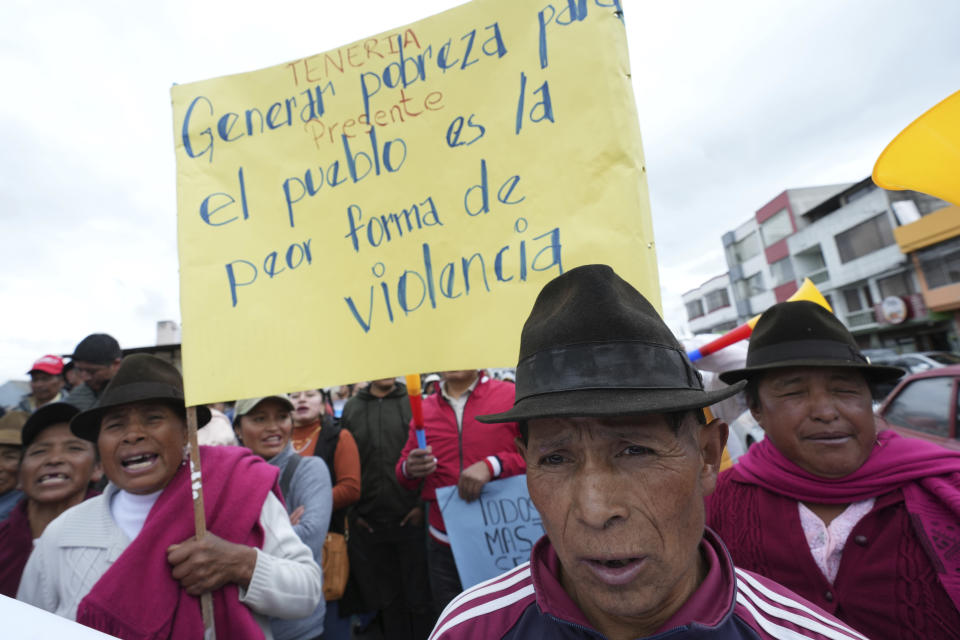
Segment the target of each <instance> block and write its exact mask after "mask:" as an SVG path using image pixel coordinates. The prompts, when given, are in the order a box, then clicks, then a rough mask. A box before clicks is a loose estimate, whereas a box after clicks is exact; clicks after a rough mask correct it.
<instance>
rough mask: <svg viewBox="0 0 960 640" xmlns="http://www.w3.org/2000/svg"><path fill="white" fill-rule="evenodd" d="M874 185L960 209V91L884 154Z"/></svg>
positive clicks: (909, 128)
mask: <svg viewBox="0 0 960 640" xmlns="http://www.w3.org/2000/svg"><path fill="white" fill-rule="evenodd" d="M873 181H874V182H875V183H876V184H877V185H878V186H880V187H883V188H884V189H892V190H894V191H902V190H904V189H912V190H914V191H922V192H923V193H927V194H930V195H932V196H936V197H938V198H941V199H943V200H947V201H949V202H952V203H953V204H956V205H960V91H958V92H956V93H954V94H953V95H951V96H950V97H948V98H947V99H945V100H944V101H943V102H941V103H939V104H937V105H936V106H934V107H933V108H932V109H930V110H929V111H927V112H926V113H924V114H923V115H922V116H920V117H919V118H917V119H916V120H914V121H913V122H912V123H910V124H909V125H908V126H907V128H906V129H904V130H903V131H901V132H900V134H899V135H898V136H897V137H896V138H894V139H893V141H892V142H891V143H890V144H888V145H887V148H886V149H884V150H883V153H881V154H880V157H879V158H878V159H877V164H876V165H875V166H874V167H873Z"/></svg>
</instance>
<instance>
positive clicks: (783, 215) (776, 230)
mask: <svg viewBox="0 0 960 640" xmlns="http://www.w3.org/2000/svg"><path fill="white" fill-rule="evenodd" d="M760 233H761V234H763V246H765V247H769V246H770V245H772V244H775V243H777V242H780V241H781V240H783V239H784V238H786V237H787V236H789V235H790V234H791V233H793V222H791V220H790V212H789V211H787V210H786V209H780V211H777V212H776V213H775V214H773V215H772V216H770V217H769V218H767V219H766V220H764V221H763V222H761V223H760Z"/></svg>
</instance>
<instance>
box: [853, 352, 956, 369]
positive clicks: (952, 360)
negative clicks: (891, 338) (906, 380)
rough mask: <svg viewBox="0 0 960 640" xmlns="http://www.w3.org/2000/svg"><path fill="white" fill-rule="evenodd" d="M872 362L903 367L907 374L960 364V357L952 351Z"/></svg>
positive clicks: (920, 353) (879, 359) (872, 360)
mask: <svg viewBox="0 0 960 640" xmlns="http://www.w3.org/2000/svg"><path fill="white" fill-rule="evenodd" d="M870 361H871V362H873V363H874V364H886V365H892V366H894V367H902V368H904V369H906V370H907V373H920V372H921V371H927V370H929V369H937V368H939V367H948V366H950V365H952V364H960V355H958V354H956V353H952V352H950V351H918V352H916V353H902V354H900V355H898V356H893V357H889V356H883V357H878V358H871V360H870Z"/></svg>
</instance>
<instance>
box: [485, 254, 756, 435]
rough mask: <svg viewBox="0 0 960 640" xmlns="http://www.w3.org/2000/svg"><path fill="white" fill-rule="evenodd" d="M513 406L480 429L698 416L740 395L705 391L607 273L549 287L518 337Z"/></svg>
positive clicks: (636, 297)
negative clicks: (535, 421) (553, 420)
mask: <svg viewBox="0 0 960 640" xmlns="http://www.w3.org/2000/svg"><path fill="white" fill-rule="evenodd" d="M516 385H517V388H516V399H515V401H514V405H513V408H512V409H510V410H509V411H506V412H504V413H498V414H494V415H487V416H478V417H477V420H479V421H480V422H512V421H516V420H527V419H530V418H545V417H564V416H568V417H572V416H590V417H600V416H620V415H637V414H644V413H669V412H674V411H685V410H688V409H701V408H703V407H707V406H710V405H711V404H714V403H715V402H719V401H720V400H724V399H725V398H729V397H730V396H732V395H734V394H736V393H737V392H738V391H740V389H741V388H742V387H743V384H742V383H741V384H738V385H734V386H731V387H728V388H725V389H719V390H716V391H705V390H704V388H703V379H702V378H701V376H700V373H699V372H698V371H697V370H696V368H694V366H693V365H692V364H690V360H689V359H688V358H687V355H686V353H685V352H684V350H683V347H681V346H680V343H679V342H678V341H677V339H676V338H675V337H674V335H673V333H671V332H670V329H668V328H667V325H666V324H664V322H663V320H662V319H661V318H660V315H659V314H658V313H657V311H656V309H654V308H653V305H651V304H650V303H649V302H648V301H647V299H646V298H644V297H643V295H642V294H641V293H640V292H639V291H637V290H636V289H634V288H633V287H632V286H631V285H630V284H629V283H628V282H626V281H625V280H624V279H623V278H621V277H620V276H618V275H617V274H616V273H614V272H613V269H611V268H610V267H609V266H607V265H598V264H595V265H587V266H583V267H578V268H576V269H572V270H571V271H568V272H567V273H565V274H563V275H561V276H558V277H556V278H554V279H553V280H551V281H550V282H548V283H547V284H546V286H544V288H543V290H542V291H541V292H540V295H538V296H537V300H536V302H535V303H534V305H533V309H532V310H531V311H530V316H529V317H528V318H527V321H526V323H525V324H524V325H523V332H522V333H521V334H520V358H519V362H518V364H517V373H516Z"/></svg>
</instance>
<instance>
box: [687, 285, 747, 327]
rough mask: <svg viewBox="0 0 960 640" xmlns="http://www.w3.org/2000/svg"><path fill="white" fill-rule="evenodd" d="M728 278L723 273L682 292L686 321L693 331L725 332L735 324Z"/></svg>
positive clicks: (735, 318)
mask: <svg viewBox="0 0 960 640" xmlns="http://www.w3.org/2000/svg"><path fill="white" fill-rule="evenodd" d="M733 299H734V298H733V289H732V288H731V287H730V278H729V276H728V275H727V274H726V273H724V274H723V275H719V276H716V277H714V278H711V279H709V280H707V281H706V282H704V283H703V284H702V285H700V286H699V287H697V288H696V289H693V290H691V291H687V292H686V293H685V294H683V304H684V306H685V307H686V309H687V321H688V323H689V325H690V331H692V332H693V333H725V332H727V331H729V330H730V329H733V328H734V327H736V326H737V324H738V323H737V309H736V307H735V306H734V304H733Z"/></svg>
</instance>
